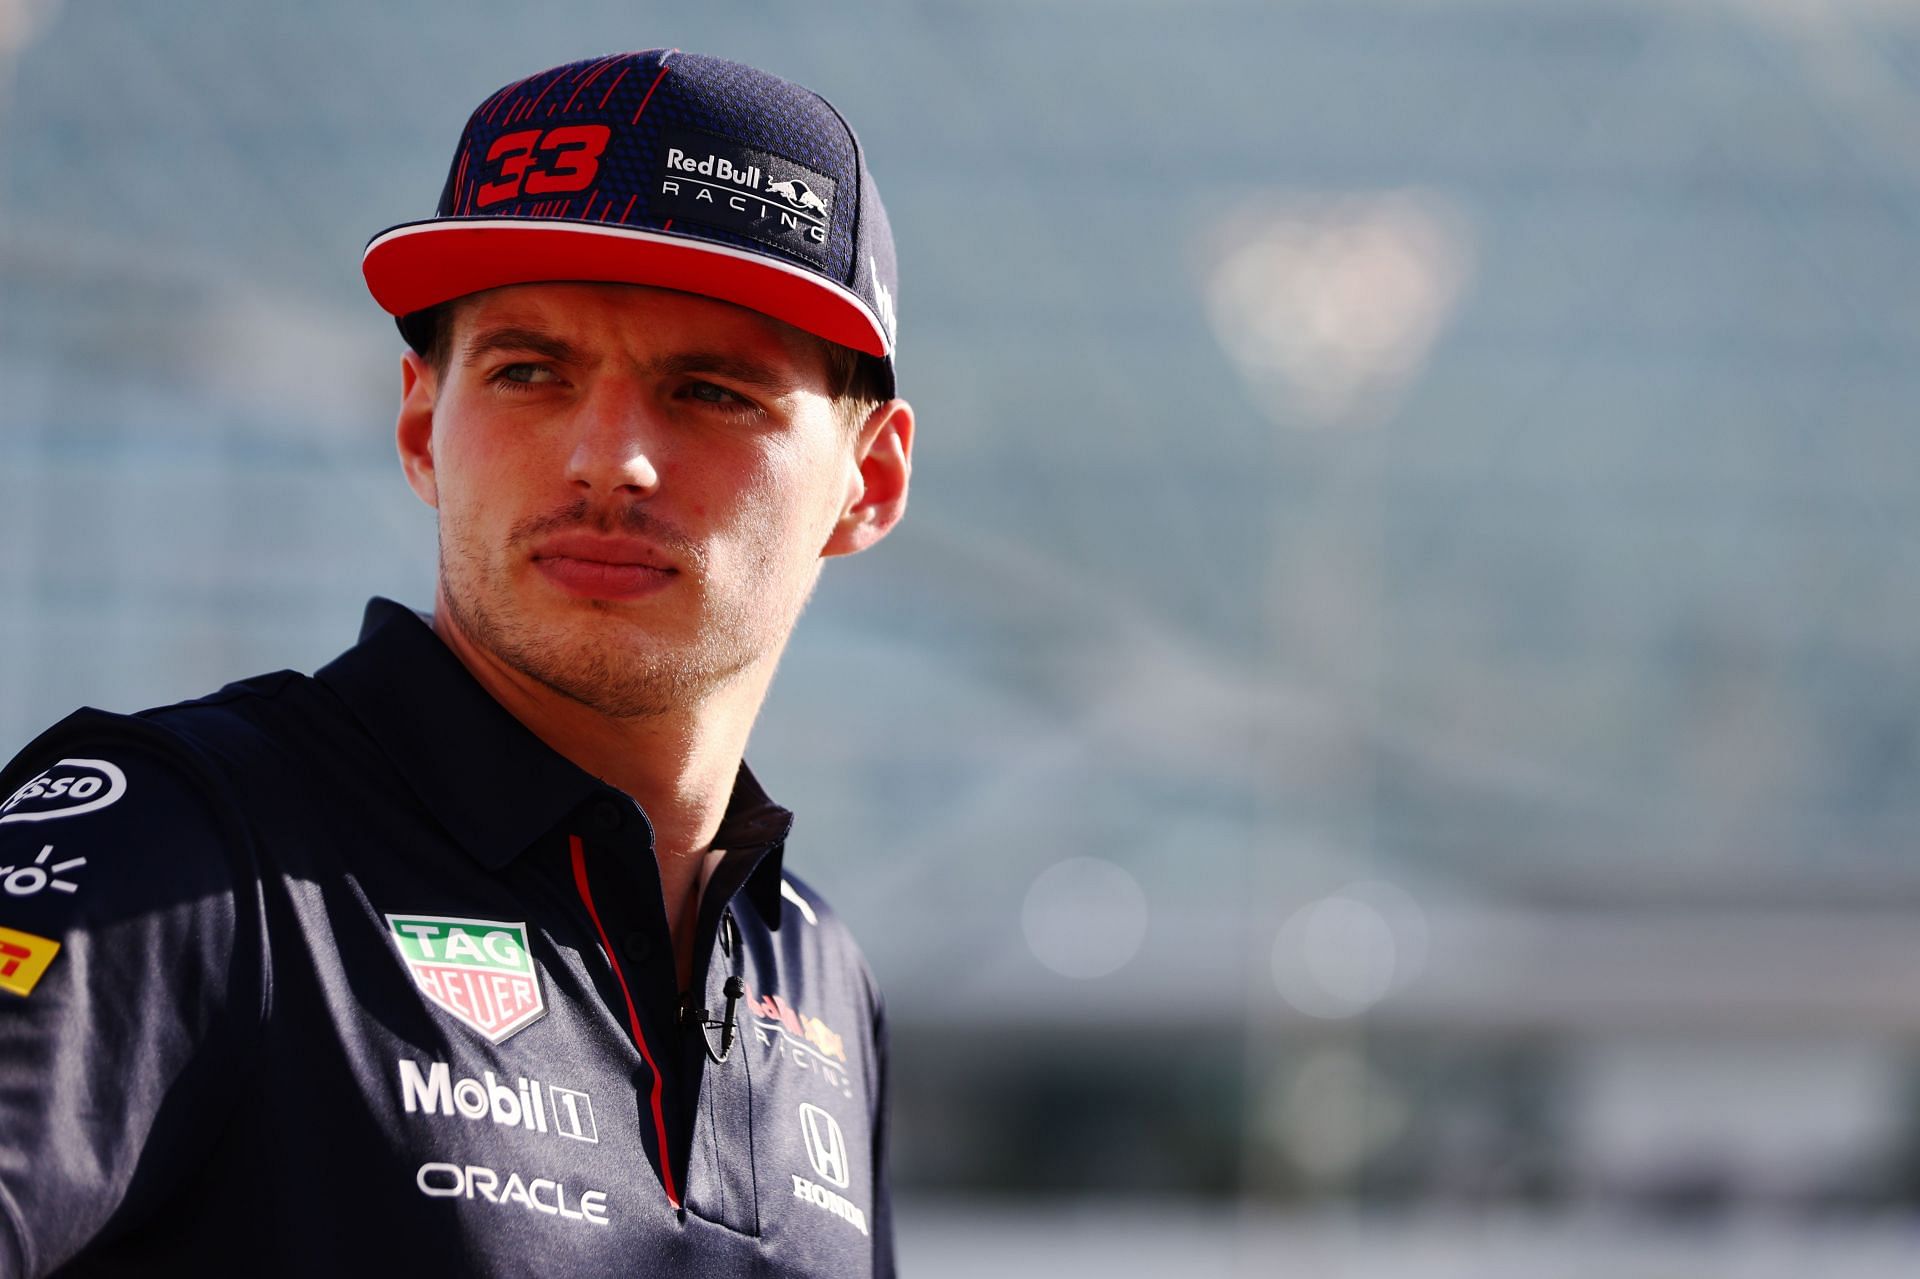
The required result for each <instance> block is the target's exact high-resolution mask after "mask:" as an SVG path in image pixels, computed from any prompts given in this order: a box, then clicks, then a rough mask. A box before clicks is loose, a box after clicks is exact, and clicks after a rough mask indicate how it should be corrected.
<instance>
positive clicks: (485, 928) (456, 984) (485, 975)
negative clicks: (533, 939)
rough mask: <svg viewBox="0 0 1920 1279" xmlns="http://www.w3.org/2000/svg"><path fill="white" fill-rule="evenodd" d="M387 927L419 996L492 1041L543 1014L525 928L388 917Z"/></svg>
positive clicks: (437, 918)
mask: <svg viewBox="0 0 1920 1279" xmlns="http://www.w3.org/2000/svg"><path fill="white" fill-rule="evenodd" d="M387 926H388V927H389V928H391V929H392V930H393V939H394V941H395V942H397V943H398V944H399V947H400V957H401V958H402V959H404V960H406V961H407V968H408V970H409V971H410V972H412V974H413V984H414V985H415V986H418V987H419V988H420V992H421V993H422V994H424V995H425V996H426V997H427V998H428V999H431V1000H432V1001H433V1002H434V1003H436V1004H438V1005H439V1006H440V1007H441V1008H442V1009H443V1010H444V1011H446V1012H449V1013H452V1014H453V1015H454V1016H455V1017H458V1018H459V1019H460V1020H461V1021H463V1022H465V1023H466V1024H467V1025H469V1026H471V1027H473V1028H474V1029H475V1030H477V1031H479V1032H480V1033H481V1034H483V1035H485V1036H486V1037H487V1038H488V1039H490V1040H492V1041H493V1042H494V1043H496V1044H497V1043H499V1042H500V1041H501V1040H503V1039H505V1038H506V1037H507V1036H509V1035H511V1034H513V1033H514V1032H516V1031H520V1030H524V1029H526V1028H527V1027H528V1026H530V1025H532V1024H533V1023H534V1022H536V1021H538V1020H539V1019H540V1017H541V1016H542V1015H543V1014H544V1013H545V1012H546V1011H547V1006H546V1004H545V1002H544V1001H542V999H541V998H540V974H539V972H538V971H537V970H536V969H535V968H534V966H533V956H532V955H530V954H528V953H527V926H526V925H525V924H503V923H501V922H499V921H498V920H492V919H455V918H452V917H450V916H446V915H388V916H387Z"/></svg>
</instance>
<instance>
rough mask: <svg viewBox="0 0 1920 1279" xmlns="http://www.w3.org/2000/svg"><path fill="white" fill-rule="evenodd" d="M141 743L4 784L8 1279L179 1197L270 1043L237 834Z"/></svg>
mask: <svg viewBox="0 0 1920 1279" xmlns="http://www.w3.org/2000/svg"><path fill="white" fill-rule="evenodd" d="M102 718H104V717H102ZM69 723H72V721H69ZM122 723H127V724H133V723H134V722H132V721H122ZM138 727H139V728H140V730H141V731H139V732H135V731H132V729H131V728H130V729H129V730H128V731H126V732H124V733H116V734H112V735H103V734H100V733H98V732H97V731H96V732H95V733H93V734H81V735H77V736H76V735H73V734H68V735H66V736H64V737H63V736H61V735H59V733H58V730H56V731H55V732H54V733H50V734H49V735H47V736H45V737H42V738H41V739H40V741H38V742H36V743H35V744H34V745H33V746H31V747H29V748H28V749H27V751H26V752H24V753H23V754H22V755H21V756H20V757H19V758H18V759H17V760H15V762H14V764H13V765H12V766H10V767H9V768H8V769H7V770H6V772H5V773H4V774H0V1276H13V1275H40V1274H44V1273H46V1272H48V1271H50V1270H52V1269H55V1268H56V1267H59V1266H61V1265H63V1264H65V1263H67V1262H69V1261H71V1260H72V1259H74V1258H75V1257H78V1256H81V1255H82V1254H83V1253H84V1252H85V1250H86V1249H87V1248H88V1246H89V1245H90V1244H93V1243H95V1242H97V1241H105V1240H107V1239H110V1238H113V1237H115V1236H117V1235H119V1234H121V1233H122V1232H124V1231H126V1230H128V1229H129V1228H131V1227H133V1226H135V1225H137V1224H138V1222H139V1221H140V1220H141V1219H142V1218H143V1217H144V1216H146V1215H148V1214H149V1213H151V1212H152V1211H153V1210H154V1207H155V1205H156V1203H158V1202H159V1201H160V1200H161V1199H162V1198H163V1197H164V1196H165V1195H166V1194H167V1193H168V1192H169V1191H172V1190H176V1189H177V1188H178V1187H179V1185H180V1184H181V1183H182V1181H184V1180H185V1179H187V1178H188V1177H189V1176H190V1175H191V1172H192V1170H193V1168H194V1167H195V1165H196V1164H197V1163H198V1162H199V1161H200V1159H201V1158H202V1156H203V1155H204V1152H205V1150H206V1149H207V1147H208V1146H210V1145H211V1143H212V1140H213V1138H214V1137H215V1135H216V1134H217V1132H218V1121H217V1119H215V1118H214V1116H217V1115H219V1114H221V1113H222V1109H223V1107H222V1094H223V1092H225V1091H226V1090H227V1089H228V1088H229V1087H230V1086H231V1082H232V1081H233V1080H234V1079H236V1078H237V1077H238V1072H239V1071H240V1069H241V1068H242V1058H243V1056H244V1054H245V1052H246V1051H247V1049H248V1047H249V1046H250V1043H251V1040H252V1036H253V1035H254V1034H255V1033H256V1032H257V1030H258V1026H259V1016H260V998H261V992H260V989H259V984H260V983H259V979H258V978H253V979H249V978H248V977H247V976H246V973H247V972H248V971H252V972H254V973H256V974H257V973H258V972H259V971H260V965H259V964H258V963H257V962H256V963H254V964H252V965H248V964H245V963H238V964H237V963H236V959H237V958H239V954H240V950H241V946H242V934H243V932H244V929H243V928H242V927H241V921H242V919H243V918H245V912H244V911H243V910H242V909H241V907H240V905H239V903H240V902H242V901H243V900H244V898H243V896H242V894H241V892H240V891H239V890H238V887H237V886H238V884H239V883H240V882H241V881H240V878H239V874H238V867H239V866H240V865H241V864H243V863H242V861H241V859H240V856H239V854H240V853H241V851H242V850H241V849H239V848H237V847H236V844H237V843H238V842H240V841H239V840H238V838H237V837H236V834H235V831H236V829H237V827H236V825H235V823H234V821H233V819H232V817H231V816H230V815H223V814H222V813H221V812H220V811H219V810H218V808H217V806H216V805H215V804H214V803H212V802H210V800H209V789H208V786H207V783H206V779H205V777H204V776H203V775H201V774H200V773H199V771H198V769H197V768H196V767H194V766H193V765H192V764H191V763H190V762H189V761H186V760H184V759H183V758H182V752H180V751H173V752H169V751H167V750H165V749H163V748H162V744H161V743H160V742H159V741H158V740H157V739H158V738H160V736H161V734H160V733H159V731H158V730H157V729H149V728H146V726H144V725H139V726H138Z"/></svg>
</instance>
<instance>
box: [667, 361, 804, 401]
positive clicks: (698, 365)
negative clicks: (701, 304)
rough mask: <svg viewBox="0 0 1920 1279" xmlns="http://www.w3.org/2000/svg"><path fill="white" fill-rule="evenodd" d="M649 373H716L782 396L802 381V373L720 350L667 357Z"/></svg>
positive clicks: (683, 374) (675, 374) (669, 374)
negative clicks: (720, 351)
mask: <svg viewBox="0 0 1920 1279" xmlns="http://www.w3.org/2000/svg"><path fill="white" fill-rule="evenodd" d="M647 371H648V372H650V373H652V374H654V375H655V376H665V377H675V376H679V377H684V376H686V375H688V374H694V373H712V374H716V375H717V376H720V377H724V378H729V379H731V380H733V381H735V382H744V383H746V384H747V385H748V386H757V387H759V388H760V389H761V390H763V391H768V392H771V393H774V394H779V395H784V394H786V393H788V392H790V391H792V390H794V389H795V388H796V387H798V386H799V385H800V381H801V378H800V377H799V372H798V370H793V371H791V372H783V371H782V370H781V369H780V368H778V367H777V366H775V365H771V364H764V363H762V362H761V361H759V360H753V359H747V358H744V357H742V356H737V355H722V354H720V353H719V352H717V351H686V352H682V353H680V354H677V355H663V356H661V357H660V358H659V359H657V360H653V361H650V362H649V363H648V365H647Z"/></svg>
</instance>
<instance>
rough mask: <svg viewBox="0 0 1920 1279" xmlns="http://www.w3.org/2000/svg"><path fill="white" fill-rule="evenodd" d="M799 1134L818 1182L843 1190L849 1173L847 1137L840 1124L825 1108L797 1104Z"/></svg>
mask: <svg viewBox="0 0 1920 1279" xmlns="http://www.w3.org/2000/svg"><path fill="white" fill-rule="evenodd" d="M800 1135H801V1136H803V1137H805V1138H806V1139H807V1158H808V1159H809V1160H810V1161H812V1163H813V1171H814V1172H815V1173H817V1174H818V1175H819V1177H820V1179H821V1180H822V1181H828V1182H831V1183H832V1184H834V1185H836V1186H838V1187H840V1189H842V1190H845V1189H846V1188H847V1182H848V1181H850V1180H851V1179H852V1178H851V1174H850V1173H849V1170H848V1168H847V1139H846V1137H845V1136H844V1135H843V1134H842V1133H841V1131H840V1124H839V1122H838V1121H837V1120H835V1119H834V1117H833V1116H832V1115H830V1114H828V1113H827V1112H826V1111H824V1110H822V1109H820V1107H818V1106H815V1105H813V1104H811V1103H803V1104H802V1105H801V1107H800Z"/></svg>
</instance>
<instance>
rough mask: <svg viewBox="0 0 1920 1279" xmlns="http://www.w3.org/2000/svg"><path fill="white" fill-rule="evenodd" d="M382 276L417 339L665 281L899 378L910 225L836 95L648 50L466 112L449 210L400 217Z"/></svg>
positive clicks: (391, 308)
mask: <svg viewBox="0 0 1920 1279" xmlns="http://www.w3.org/2000/svg"><path fill="white" fill-rule="evenodd" d="M361 271H362V273H363V274H364V275H365V276H366V280H367V288H368V289H369V290H371V292H372V293H373V297H374V300H375V301H376V302H378V303H379V304H380V305H381V307H382V308H384V309H385V310H386V311H387V312H388V313H389V314H391V315H392V316H394V317H395V319H396V321H397V322H398V323H399V326H400V331H401V333H402V334H403V335H404V336H405V337H406V338H407V340H408V342H410V343H412V344H413V345H414V347H415V348H416V349H419V348H424V346H425V345H426V344H427V343H428V342H430V341H431V340H432V331H431V326H430V325H429V324H427V323H426V322H425V321H426V316H425V315H423V313H424V312H427V311H428V310H429V309H430V308H432V307H435V306H438V305H439V304H440V303H442V302H447V301H451V300H452V299H454V298H457V297H461V296H463V295H465V294H468V293H477V292H479V291H480V290H482V289H491V288H498V287H500V286H502V285H508V284H533V283H543V282H557V281H570V280H584V281H594V282H606V283H623V284H649V285H655V286H657V287H660V288H668V289H678V290H681V291H683V292H687V293H697V294H701V295H704V296H706V297H711V298H717V299H719V300H721V301H724V302H732V303H734V304H736V305H739V306H744V307H748V308H750V309H752V310H755V311H759V312H761V313H762V314H764V315H769V316H772V317H773V318H775V319H777V320H783V321H785V322H786V323H788V324H791V325H793V326H794V327H796V328H799V329H802V330H805V331H806V332H808V333H812V334H814V335H815V336H817V337H821V338H825V339H826V340H827V341H829V342H835V343H838V344H840V345H841V346H846V347H851V348H853V349H854V350H856V351H860V352H863V353H865V354H866V355H869V356H872V357H874V358H875V359H876V360H878V361H879V362H880V364H881V365H882V367H883V368H884V372H885V376H884V379H883V380H884V383H885V388H884V389H885V390H886V391H887V392H889V393H891V391H892V389H893V355H894V335H895V320H894V302H893V299H894V295H895V293H896V292H897V290H898V288H899V283H898V276H897V267H896V265H895V260H894V252H893V232H892V230H891V229H890V228H889V227H888V225H887V213H886V210H885V209H884V208H883V207H882V206H881V204H880V195H879V192H878V191H876V190H875V189H874V185H873V179H872V176H871V175H870V174H869V173H868V172H867V163H866V155H865V153H864V152H863V151H862V149H861V146H860V141H859V139H858V138H856V137H855V136H854V132H853V129H852V127H851V126H849V125H848V124H847V122H846V120H845V119H844V118H843V117H842V116H841V115H840V113H839V112H838V111H837V110H835V109H834V108H833V106H832V105H831V104H830V103H828V102H827V100H826V99H825V98H822V97H821V96H820V95H819V94H817V93H814V92H813V91H811V90H809V89H805V88H802V87H801V86H799V85H797V84H793V83H790V82H789V81H786V80H782V79H780V78H779V77H778V76H774V75H769V74H768V73H766V72H764V71H760V70H757V69H755V68H753V67H749V66H743V65H742V64H740V63H737V62H728V61H726V60H724V59H721V58H711V57H703V56H701V55H699V54H692V53H682V52H681V51H679V50H678V49H648V50H644V51H642V52H638V53H616V54H611V55H609V56H606V57H602V58H589V59H586V60H584V61H581V62H570V63H568V64H567V65H565V66H560V67H554V68H552V69H551V70H548V71H542V72H539V73H538V74H535V75H531V76H528V77H526V78H525V79H523V80H516V81H515V82H513V83H512V84H509V85H507V86H506V87H505V88H502V89H500V90H499V91H498V92H496V93H494V94H493V95H492V96H491V97H489V98H488V99H487V100H486V101H484V102H482V103H481V104H480V105H479V106H478V107H477V108H475V110H474V112H473V115H472V116H471V117H470V118H469V119H468V120H467V127H466V130H465V132H463V133H462V134H461V135H460V145H459V147H458V149H456V150H455V152H454V156H453V163H452V164H451V165H450V166H449V168H448V170H447V182H446V186H445V188H443V189H442V191H441V193H440V205H439V208H438V210H437V211H436V212H435V214H434V216H433V217H431V218H428V219H425V220H424V221H418V222H404V223H401V224H400V225H398V226H394V227H389V228H388V229H387V230H385V231H382V232H381V233H380V234H378V235H376V236H374V237H373V239H372V240H371V241H369V242H368V244H367V249H366V254H365V256H364V257H363V258H362V260H361Z"/></svg>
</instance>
